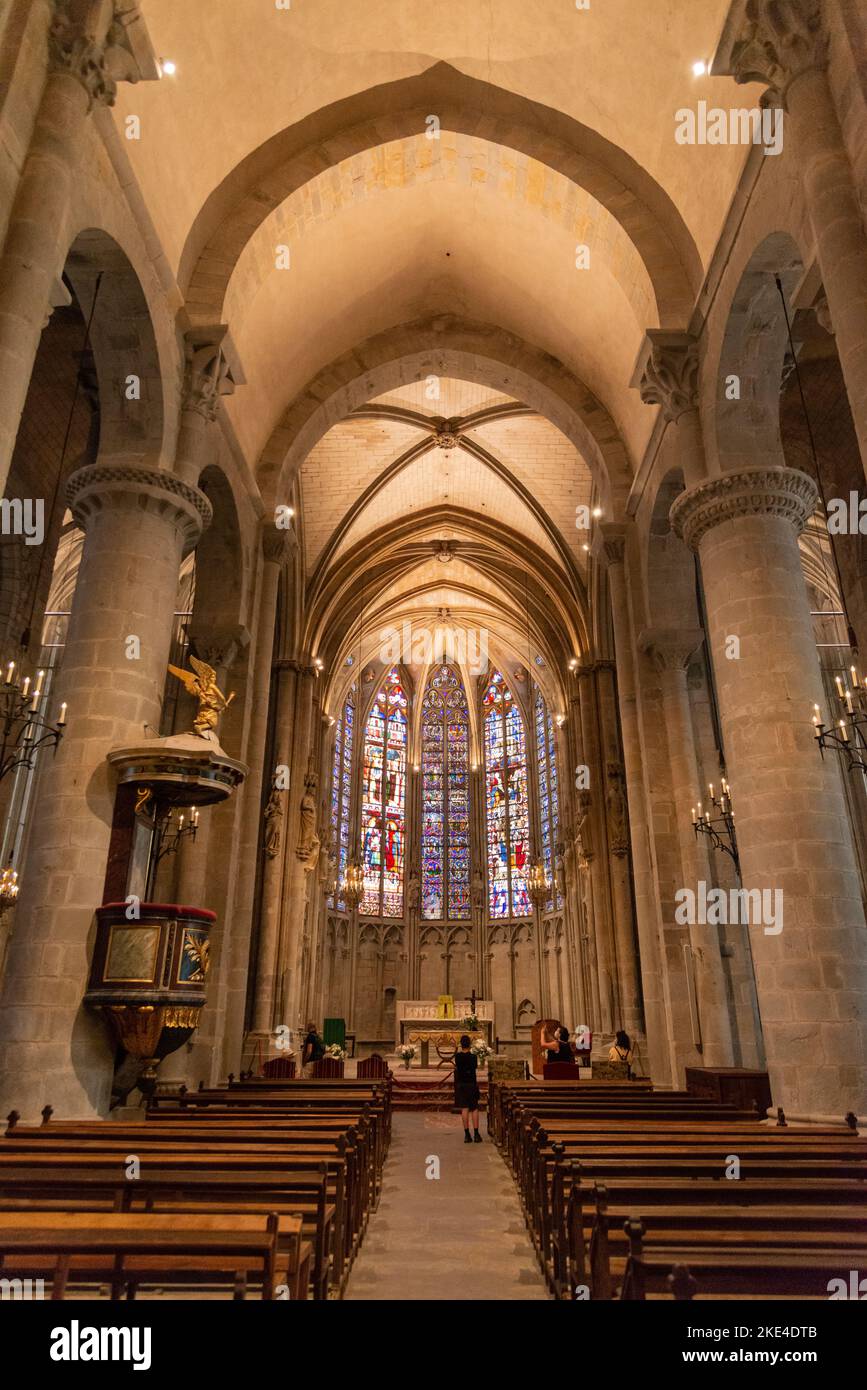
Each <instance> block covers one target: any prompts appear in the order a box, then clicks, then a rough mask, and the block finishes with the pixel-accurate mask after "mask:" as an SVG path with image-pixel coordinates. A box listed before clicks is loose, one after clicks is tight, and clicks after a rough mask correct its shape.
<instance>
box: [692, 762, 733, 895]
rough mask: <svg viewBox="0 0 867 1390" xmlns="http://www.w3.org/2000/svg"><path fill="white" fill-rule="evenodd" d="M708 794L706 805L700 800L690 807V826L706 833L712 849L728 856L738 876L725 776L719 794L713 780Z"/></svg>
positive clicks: (730, 808) (697, 832)
mask: <svg viewBox="0 0 867 1390" xmlns="http://www.w3.org/2000/svg"><path fill="white" fill-rule="evenodd" d="M708 794H709V796H710V802H709V804H708V805H707V806H705V805H704V803H703V802H701V801H700V802H699V803H698V807H697V808H696V807H695V806H693V808H692V828H693V830H694V831H695V833H696V835H707V837H708V839H709V840H710V842H711V844H712V845H713V847H714V849H719V850H722V852H723V854H728V855H729V856H730V858H731V860H732V862H733V863H734V866H735V869H736V870H737V874H738V877H739V878H740V873H741V861H740V858H739V857H738V842H737V836H736V835H735V815H734V811H733V810H732V799H731V788H730V787H729V784H728V782H727V781H726V779H725V777H723V779H722V783H721V784H720V792H719V796H717V794H716V792H715V791H714V785H713V782H710V783H709V784H708Z"/></svg>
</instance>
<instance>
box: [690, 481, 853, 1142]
mask: <svg viewBox="0 0 867 1390" xmlns="http://www.w3.org/2000/svg"><path fill="white" fill-rule="evenodd" d="M815 502H816V487H815V484H814V483H813V481H812V479H810V478H809V477H807V475H806V474H804V473H800V472H798V471H796V470H794V469H788V468H786V469H754V470H747V471H744V472H742V473H733V474H726V475H725V476H723V477H721V478H718V479H715V480H714V481H712V482H708V483H704V484H702V485H701V486H699V487H697V488H693V489H691V490H690V491H689V492H686V493H684V494H682V495H681V497H679V498H678V499H677V501H676V502H675V504H674V506H673V508H672V512H671V521H672V526H673V528H674V530H675V531H676V533H677V534H678V535H679V536H681V537H682V538H683V540H684V541H685V542H686V543H687V544H688V545H690V546H691V547H692V548H693V549H694V550H697V551H698V554H699V558H700V561H701V567H702V574H703V576H704V588H705V596H706V602H707V614H708V642H709V646H710V652H711V658H712V660H713V666H714V672H715V675H716V685H717V692H718V698H719V708H720V718H721V721H722V727H723V735H724V738H725V746H726V759H727V772H728V777H729V781H730V784H731V788H732V800H733V804H734V805H735V806H736V808H737V831H738V849H739V853H740V860H741V871H742V877H743V884H744V888H745V889H746V890H749V891H751V892H752V894H753V899H752V900H751V901H750V904H749V920H750V923H751V927H750V930H751V934H752V935H751V940H752V948H753V960H754V965H755V972H756V984H757V990H758V999H759V1008H760V1011H761V1017H762V1029H763V1033H764V1039H765V1046H766V1050H767V1057H768V1070H769V1072H770V1077H771V1086H772V1090H773V1097H774V1104H775V1105H782V1106H783V1107H784V1108H785V1109H786V1111H787V1112H791V1113H792V1114H793V1115H806V1116H810V1117H815V1116H818V1115H822V1116H828V1117H829V1118H831V1117H833V1118H834V1119H836V1120H839V1119H840V1117H841V1116H842V1115H844V1114H845V1113H846V1112H847V1111H849V1110H852V1111H855V1112H856V1113H859V1114H861V1115H864V1114H867V929H865V921H864V909H863V906H862V902H861V896H860V891H859V883H858V874H857V868H856V864H855V857H854V851H853V847H852V840H851V831H850V827H849V823H848V818H847V815H846V807H845V802H844V798H843V792H842V787H841V784H840V771H839V769H838V767H837V766H835V764H834V761H833V758H834V755H833V754H831V755H830V756H826V758H825V760H824V761H823V759H822V758H821V756H820V754H819V750H818V748H817V747H816V743H815V739H814V736H813V726H812V722H811V720H812V712H813V705H814V703H818V704H819V705H820V707H822V708H823V711H824V713H825V719H826V722H828V719H829V715H828V712H827V711H826V710H824V696H823V693H822V685H821V679H820V673H819V663H818V658H817V654H816V646H815V641H814V637H813V630H812V623H811V619H810V614H809V608H808V603H807V596H806V588H805V584H804V575H803V571H802V569H801V561H800V554H799V550H798V541H797V537H798V533H799V531H800V530H801V529H802V527H803V526H804V523H805V522H806V520H807V518H808V517H809V516H810V515H811V513H812V511H813V508H814V506H815ZM733 638H736V639H737V645H736V644H735V643H734V642H733V640H732V639H733ZM738 649H739V650H738ZM756 894H764V895H765V896H764V898H763V900H762V903H761V912H760V913H759V906H758V903H757V901H756ZM738 908H739V911H740V913H741V914H742V915H743V913H744V912H745V911H746V901H745V899H744V898H743V897H741V899H740V900H739V903H738ZM757 917H760V920H759V922H758V924H756V918H757Z"/></svg>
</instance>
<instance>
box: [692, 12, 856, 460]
mask: <svg viewBox="0 0 867 1390" xmlns="http://www.w3.org/2000/svg"><path fill="white" fill-rule="evenodd" d="M822 15H823V5H822V3H821V0H748V2H747V3H746V4H745V3H744V0H738V3H736V4H734V5H733V6H732V8H731V10H730V12H729V17H728V21H727V23H726V27H725V30H724V31H723V36H722V39H721V41H720V44H719V47H718V49H717V53H716V56H715V58H714V60H713V64H712V68H711V71H712V72H713V74H714V75H715V76H721V75H723V74H725V75H730V76H732V77H734V79H735V81H736V82H761V83H763V84H764V85H765V86H766V87H767V88H768V91H767V92H766V93H765V96H764V104H765V105H767V106H770V107H776V108H780V109H781V113H783V114H782V122H783V139H784V141H785V142H786V146H787V149H788V151H789V153H790V155H791V157H792V164H793V168H794V169H795V170H796V171H797V173H798V174H799V175H800V178H801V182H802V185H803V190H804V198H805V201H806V204H807V209H808V211H809V214H810V222H811V224H812V228H813V234H814V236H815V238H816V255H817V259H818V262H819V267H820V269H821V272H822V282H823V285H824V289H825V296H826V298H827V301H828V309H829V311H830V316H831V319H832V321H833V324H834V331H835V333H836V336H837V349H838V352H839V355H840V366H841V368H842V371H843V377H844V379H845V382H846V390H847V392H848V396H849V405H850V408H851V410H852V418H853V420H854V423H855V429H856V432H857V435H858V442H859V445H860V448H861V460H862V463H863V465H864V468H865V471H867V234H865V229H864V220H863V212H862V209H861V206H860V203H859V197H858V190H857V188H856V185H855V180H854V177H853V173H852V166H851V164H850V162H849V156H848V154H847V151H846V146H845V142H844V139H843V132H842V130H841V128H840V121H839V117H838V115H837V110H836V107H835V104H834V97H833V95H832V92H831V87H830V84H829V81H828V36H827V33H826V32H825V28H824V25H823V18H822Z"/></svg>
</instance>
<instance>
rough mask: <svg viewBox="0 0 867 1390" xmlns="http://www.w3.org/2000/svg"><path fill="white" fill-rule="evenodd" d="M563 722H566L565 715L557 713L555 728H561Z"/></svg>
mask: <svg viewBox="0 0 867 1390" xmlns="http://www.w3.org/2000/svg"><path fill="white" fill-rule="evenodd" d="M565 723H566V716H565V714H558V715H557V728H558V729H562V727H563V725H564V724H565Z"/></svg>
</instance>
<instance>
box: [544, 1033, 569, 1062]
mask: <svg viewBox="0 0 867 1390" xmlns="http://www.w3.org/2000/svg"><path fill="white" fill-rule="evenodd" d="M542 1047H543V1048H544V1049H545V1061H546V1062H574V1061H575V1058H574V1056H573V1053H572V1049H571V1047H570V1046H569V1029H568V1028H557V1029H556V1030H555V1032H554V1036H553V1037H549V1035H548V1032H547V1030H546V1031H545V1032H544V1033H543V1034H542Z"/></svg>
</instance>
